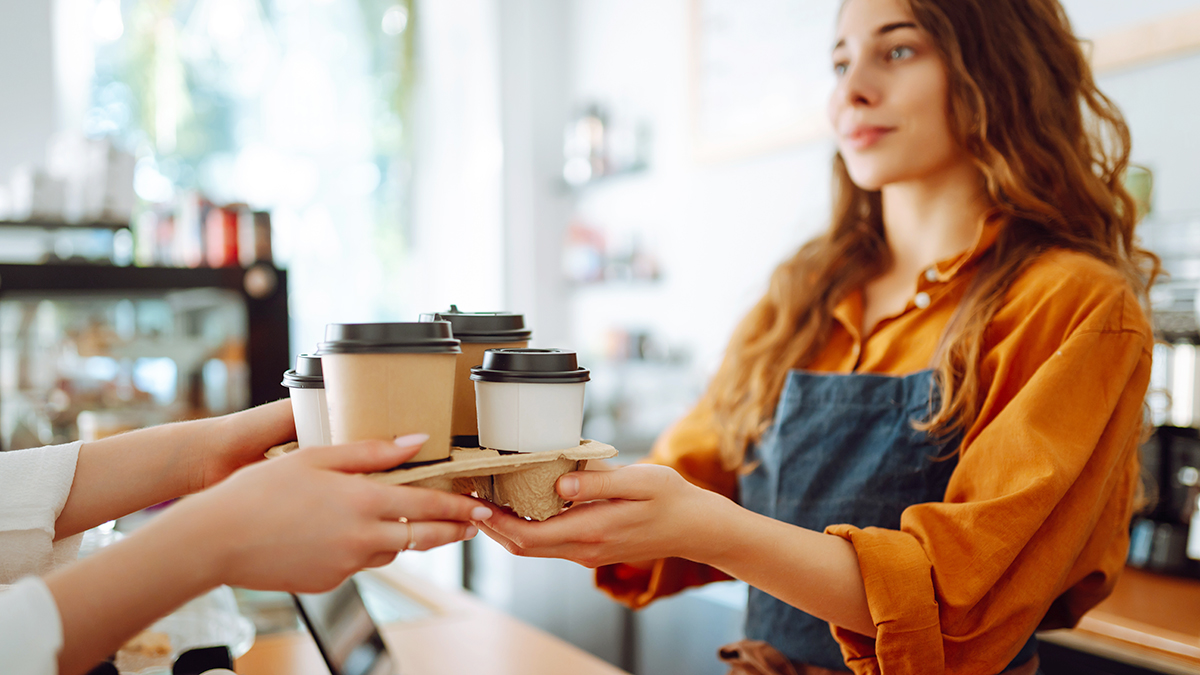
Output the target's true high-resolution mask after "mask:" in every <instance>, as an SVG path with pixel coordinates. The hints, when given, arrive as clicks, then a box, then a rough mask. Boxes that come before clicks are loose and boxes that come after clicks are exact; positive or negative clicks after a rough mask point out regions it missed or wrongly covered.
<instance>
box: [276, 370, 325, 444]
mask: <svg viewBox="0 0 1200 675" xmlns="http://www.w3.org/2000/svg"><path fill="white" fill-rule="evenodd" d="M283 386H285V387H287V388H288V397H289V398H290V399H291V400H292V419H294V420H296V441H297V442H298V443H299V444H300V447H302V448H307V447H309V446H312V445H330V444H331V443H333V437H332V436H331V435H330V433H329V407H328V406H327V405H326V403H325V377H324V376H323V375H322V373H321V357H320V356H316V355H313V354H301V355H300V356H297V357H296V367H295V368H294V369H292V370H289V371H287V372H286V373H284V374H283Z"/></svg>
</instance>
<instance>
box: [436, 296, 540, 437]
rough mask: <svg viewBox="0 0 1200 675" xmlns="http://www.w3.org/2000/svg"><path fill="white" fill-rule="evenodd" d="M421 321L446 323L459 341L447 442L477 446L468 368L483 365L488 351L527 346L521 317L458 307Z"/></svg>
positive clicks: (528, 334) (473, 403)
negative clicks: (449, 440) (461, 309)
mask: <svg viewBox="0 0 1200 675" xmlns="http://www.w3.org/2000/svg"><path fill="white" fill-rule="evenodd" d="M421 320H422V321H449V322H450V325H451V327H452V328H453V331H454V337H455V338H457V339H458V340H460V341H461V342H462V354H460V355H459V357H458V363H457V364H456V365H455V367H454V413H453V416H452V418H451V422H450V435H451V436H452V437H453V438H452V439H451V442H452V443H453V444H454V445H456V446H458V447H464V448H473V447H476V446H478V445H479V444H480V443H479V426H478V424H477V421H476V416H475V387H474V385H473V384H472V383H471V368H473V367H475V366H478V365H480V364H481V363H483V355H484V352H486V351H487V350H489V349H503V348H521V347H527V346H529V337H530V334H531V333H530V331H529V329H527V328H526V327H525V317H524V316H523V315H521V314H509V313H507V312H460V311H458V307H456V306H455V305H450V309H449V310H448V311H445V312H438V313H436V314H422V315H421Z"/></svg>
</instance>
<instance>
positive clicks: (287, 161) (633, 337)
mask: <svg viewBox="0 0 1200 675" xmlns="http://www.w3.org/2000/svg"><path fill="white" fill-rule="evenodd" d="M1063 4H1064V6H1065V7H1066V9H1067V11H1068V13H1069V15H1070V17H1071V19H1072V21H1073V23H1074V26H1075V28H1076V31H1077V33H1078V34H1079V35H1081V36H1083V37H1085V38H1088V39H1089V40H1091V41H1092V42H1091V47H1090V49H1091V51H1092V57H1093V63H1094V64H1095V67H1096V69H1097V73H1098V76H1099V81H1100V84H1101V87H1102V89H1103V90H1104V91H1105V92H1106V93H1108V94H1109V95H1110V96H1111V97H1112V98H1113V99H1114V100H1115V101H1116V103H1117V104H1118V105H1119V106H1120V107H1121V109H1122V110H1123V111H1124V113H1125V115H1126V117H1127V119H1128V121H1129V123H1130V125H1131V127H1132V131H1133V141H1134V160H1135V161H1136V162H1137V163H1139V164H1140V165H1141V166H1142V167H1144V170H1139V171H1137V172H1134V173H1132V174H1131V176H1130V186H1131V188H1132V189H1134V191H1135V192H1136V194H1137V195H1138V197H1139V200H1140V201H1141V203H1142V207H1143V209H1144V210H1145V212H1146V219H1145V221H1144V224H1143V225H1142V237H1143V240H1144V242H1145V243H1146V244H1148V245H1149V246H1150V247H1151V248H1153V249H1155V250H1156V251H1158V252H1159V253H1160V254H1162V255H1163V256H1164V258H1165V260H1166V263H1167V265H1168V268H1169V269H1170V271H1171V272H1172V274H1173V276H1172V278H1171V279H1170V281H1169V282H1168V283H1164V284H1163V285H1161V286H1160V287H1159V288H1158V289H1156V292H1155V302H1156V305H1157V307H1158V309H1159V310H1160V319H1159V320H1160V322H1162V325H1160V333H1161V334H1162V336H1163V342H1162V344H1161V345H1159V347H1158V348H1157V351H1156V361H1155V381H1154V384H1153V388H1152V391H1151V395H1150V400H1149V402H1150V409H1151V411H1152V414H1153V415H1154V416H1155V423H1156V424H1158V425H1163V426H1172V427H1177V428H1181V429H1188V428H1193V427H1195V426H1196V421H1197V420H1200V416H1198V415H1197V406H1200V397H1195V396H1193V395H1192V393H1193V391H1192V390H1193V388H1194V384H1195V381H1196V367H1197V361H1196V359H1195V344H1196V343H1197V342H1200V334H1198V333H1197V330H1196V319H1195V316H1196V311H1195V305H1196V293H1197V289H1198V285H1197V279H1200V189H1198V188H1200V161H1198V160H1197V158H1198V157H1200V134H1198V133H1196V130H1195V120H1196V119H1197V111H1198V110H1200V89H1198V88H1197V87H1196V86H1195V83H1196V82H1200V0H1143V1H1142V2H1139V3H1129V2H1125V1H1123V0H1064V1H1063ZM837 6H838V3H837V2H836V1H834V0H803V1H800V0H751V1H749V2H747V1H744V0H741V1H739V0H31V1H28V2H6V3H3V4H2V5H0V92H2V95H3V102H4V105H2V106H0V221H2V222H0V443H2V444H3V448H4V449H13V448H20V447H30V446H33V445H41V444H46V443H54V442H63V441H66V440H71V439H73V438H77V437H83V438H89V437H91V438H94V437H98V436H102V435H106V434H108V433H115V432H116V431H119V430H122V429H125V428H131V427H134V426H139V425H142V424H147V423H156V422H160V421H166V420H168V419H178V418H184V417H194V416H197V415H202V414H211V413H220V412H226V411H230V410H235V409H239V408H241V407H245V406H246V405H249V404H251V403H257V402H261V401H265V400H270V399H273V398H279V397H282V396H285V395H286V390H284V389H283V388H282V387H280V386H279V384H278V380H279V377H280V375H281V374H282V371H283V370H285V369H286V368H288V367H289V364H290V363H292V362H293V360H294V357H295V356H296V355H298V354H301V353H307V352H311V351H313V350H315V348H316V344H317V342H318V341H319V340H320V339H321V336H322V333H323V329H324V326H325V324H326V323H329V322H369V321H412V320H416V317H417V315H418V314H419V313H421V312H432V311H437V310H442V309H446V308H447V307H449V305H450V304H451V303H454V304H456V305H457V306H458V307H459V308H461V309H462V310H464V311H489V310H501V309H504V310H509V311H514V312H521V313H524V314H525V316H526V319H527V321H528V324H529V325H530V326H531V327H532V328H533V343H534V345H535V346H543V347H562V348H568V349H574V350H577V351H578V352H579V353H580V361H581V363H582V364H583V365H585V366H586V367H589V368H591V369H592V371H593V381H592V382H591V384H590V385H589V390H588V399H587V411H586V417H585V429H584V435H585V436H586V437H589V438H594V439H597V440H601V441H604V442H608V443H612V444H614V445H616V446H617V447H618V448H619V449H620V450H621V461H633V460H636V459H637V458H638V457H639V456H642V455H644V454H645V453H646V452H647V451H648V450H649V448H650V445H651V444H652V442H653V440H654V438H655V437H656V436H657V435H658V434H659V433H661V432H662V431H663V430H664V429H665V428H666V427H667V426H668V425H669V424H670V423H671V422H672V421H673V420H675V419H677V418H678V417H679V416H680V415H682V414H683V413H684V412H685V411H686V410H687V409H688V407H689V406H690V405H691V404H692V403H693V402H694V401H695V400H696V398H697V397H698V396H699V394H700V392H701V391H702V389H703V387H704V385H705V383H706V381H707V378H708V377H710V376H711V374H712V373H713V372H714V370H715V368H716V366H717V364H718V363H719V359H720V356H721V352H722V349H723V347H724V344H725V342H726V340H727V339H728V337H729V334H730V332H731V330H732V328H733V326H734V324H735V322H736V321H737V319H738V318H739V317H740V316H741V315H742V314H743V313H744V312H745V311H746V310H747V309H748V308H749V306H750V305H751V303H753V302H754V301H755V300H756V299H757V298H758V296H759V294H760V293H761V292H762V291H763V290H764V288H765V283H766V280H767V277H768V275H769V274H770V272H771V270H772V269H773V268H774V266H775V265H776V264H777V263H779V262H780V261H782V260H783V259H784V258H786V257H788V256H790V255H791V253H792V252H794V251H795V249H796V248H797V247H798V246H799V245H800V244H801V243H803V242H804V241H805V240H807V239H808V238H810V237H812V236H813V235H814V234H816V233H817V232H819V231H820V230H821V229H822V228H823V227H825V225H826V218H827V213H828V210H829V188H830V182H829V174H830V160H831V158H832V155H833V152H834V144H833V140H832V135H831V132H830V130H829V129H828V127H827V123H826V122H825V119H824V112H823V111H824V109H825V101H826V98H827V95H828V92H829V90H830V88H831V87H832V76H831V73H830V69H829V67H828V51H829V48H830V41H831V40H830V38H831V33H832V27H833V23H834V17H835V13H836V10H837ZM1189 452H1191V451H1189ZM1197 454H1200V453H1197ZM1187 458H1191V459H1187ZM1163 461H1164V462H1165V461H1167V460H1163ZM1179 461H1190V462H1192V463H1193V464H1196V465H1200V459H1196V458H1194V457H1193V456H1192V455H1186V457H1185V459H1184V460H1179ZM1189 466H1190V465H1189ZM1183 487H1185V488H1187V487H1189V486H1183ZM1188 494H1191V493H1188ZM1184 501H1185V502H1186V501H1187V500H1186V499H1185V500H1184ZM1184 515H1186V516H1190V515H1191V511H1188V512H1187V513H1186V514H1180V513H1176V514H1175V515H1174V516H1173V517H1175V519H1176V520H1180V519H1182V518H1183V517H1184ZM1163 517H1164V518H1168V519H1169V517H1168V516H1163ZM1178 524H1179V523H1176V525H1178ZM1198 546H1200V544H1198ZM471 547H472V548H471V550H469V551H466V552H464V551H463V550H461V547H448V548H446V549H442V550H439V551H436V552H431V553H429V554H425V555H420V556H417V555H413V556H406V559H407V564H409V565H410V566H411V567H412V568H413V569H414V570H415V571H416V572H417V573H419V574H422V575H424V576H427V577H428V578H430V579H432V580H434V582H435V583H439V584H442V585H445V586H451V587H464V586H465V587H467V588H469V589H470V590H472V591H473V592H475V593H477V594H478V595H479V596H481V597H482V598H483V599H484V600H485V601H487V602H489V603H491V604H493V605H495V606H497V607H500V608H502V609H504V610H505V611H507V612H509V613H510V614H513V615H515V616H517V617H518V618H521V619H523V620H525V621H528V622H530V623H532V624H534V625H536V626H539V627H541V628H543V629H545V630H547V631H549V632H551V633H553V634H554V635H557V636H558V637H561V638H563V639H566V640H568V641H570V642H572V643H574V644H576V645H578V646H580V647H582V648H583V649H585V650H587V651H590V652H592V653H593V654H596V655H597V656H599V657H601V658H603V659H605V660H607V661H609V662H611V663H614V664H616V665H618V666H621V667H623V668H625V669H626V670H630V671H632V672H639V673H643V672H644V673H650V672H653V673H663V672H723V670H722V669H721V668H720V667H719V666H718V665H717V664H716V663H715V659H714V658H713V656H712V655H713V651H714V650H715V649H716V647H717V646H719V645H720V644H723V643H724V642H727V641H730V640H732V639H736V638H737V637H739V636H740V628H741V626H740V622H741V612H742V607H743V605H744V603H745V588H744V587H743V586H740V585H738V584H733V583H730V584H719V585H716V586H713V587H710V588H706V589H702V590H699V591H694V592H691V593H688V594H684V595H683V596H680V597H678V598H674V599H670V600H666V601H663V602H660V603H658V604H656V605H655V606H653V607H651V608H650V609H648V610H646V611H644V612H640V613H638V614H637V615H636V616H635V615H633V614H631V613H629V612H627V611H625V610H624V609H621V608H619V607H618V606H616V605H614V604H612V603H611V602H610V601H608V600H607V598H605V597H604V596H603V595H602V594H600V593H598V592H597V591H594V590H593V589H592V588H591V572H590V571H588V570H585V569H582V568H579V567H577V566H574V565H572V564H570V563H563V562H558V561H533V560H518V559H513V558H512V557H510V556H508V555H507V554H506V553H505V552H504V551H503V550H501V549H499V548H498V547H495V546H494V545H491V544H490V542H483V541H481V542H474V543H473V544H471ZM1197 555H1198V556H1200V554H1197ZM1176 562H1178V565H1179V568H1180V569H1181V570H1185V571H1186V570H1192V569H1193V568H1192V567H1188V565H1192V563H1189V562H1187V561H1186V560H1184V561H1183V562H1179V561H1176ZM1172 564H1174V563H1172Z"/></svg>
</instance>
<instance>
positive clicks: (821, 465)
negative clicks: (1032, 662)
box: [740, 370, 1037, 670]
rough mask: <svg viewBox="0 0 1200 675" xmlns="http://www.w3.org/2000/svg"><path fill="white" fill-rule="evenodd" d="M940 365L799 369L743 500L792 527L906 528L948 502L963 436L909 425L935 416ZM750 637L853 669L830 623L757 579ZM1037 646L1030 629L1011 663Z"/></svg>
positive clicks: (743, 486) (744, 482) (752, 453)
mask: <svg viewBox="0 0 1200 675" xmlns="http://www.w3.org/2000/svg"><path fill="white" fill-rule="evenodd" d="M932 381H933V371H929V370H926V371H922V372H919V373H916V374H913V375H908V376H906V377H892V376H887V375H872V374H850V375H838V374H832V375H831V374H821V373H809V372H804V371H798V370H794V371H792V372H790V373H789V374H788V378H787V383H786V384H785V386H784V388H783V394H782V395H781V396H780V399H779V406H778V408H777V409H776V411H775V422H774V424H773V426H772V427H771V429H770V430H768V431H767V433H766V434H764V436H763V438H762V440H761V441H760V442H759V443H758V444H757V446H756V447H754V448H752V449H750V450H749V451H748V452H747V457H746V459H747V460H748V462H757V466H756V467H755V468H754V470H753V471H752V472H750V473H748V474H746V475H744V476H742V478H741V479H740V491H741V500H742V505H743V506H744V507H746V508H748V509H750V510H752V511H755V512H756V513H761V514H763V515H766V516H770V517H772V518H775V519H776V520H782V521H784V522H787V523H792V524H793V525H799V526H800V527H803V528H806V529H810V530H815V531H817V532H822V531H824V529H825V527H826V526H828V525H836V524H839V523H846V524H850V525H855V526H857V527H882V528H888V529H893V530H898V529H900V514H901V512H902V511H904V509H905V508H907V507H909V506H911V505H913V504H920V503H922V502H936V501H942V499H944V498H945V494H946V486H947V484H948V483H949V482H950V474H951V473H952V472H953V471H954V467H955V465H956V464H957V459H958V458H957V455H954V456H953V457H950V458H947V459H943V460H941V461H934V458H936V457H938V456H940V455H944V454H946V450H949V449H952V448H953V447H954V446H955V445H956V444H957V442H958V441H957V440H952V441H948V442H943V443H942V444H940V445H939V444H937V443H935V442H933V441H932V440H931V439H930V438H929V437H928V435H927V434H925V433H924V432H920V431H916V430H915V429H913V428H912V422H913V420H916V419H924V418H925V417H927V416H928V415H929V404H930V394H931V392H932V389H931V387H930V385H931V383H932ZM746 637H747V638H748V639H751V640H765V641H766V642H768V643H770V644H771V645H772V646H774V647H775V648H776V649H778V650H779V651H780V652H782V653H783V654H784V655H785V656H787V657H788V659H790V660H792V661H793V662H796V663H804V664H808V665H814V666H821V667H824V668H830V669H834V670H846V665H845V663H844V662H843V660H842V653H841V650H840V649H839V648H838V644H837V642H836V641H835V640H834V639H833V635H832V634H831V633H830V630H829V624H828V623H827V622H825V621H822V620H820V619H818V618H816V617H813V616H811V615H809V614H806V613H804V612H802V611H800V610H798V609H796V608H795V607H792V606H791V605H789V604H787V603H785V602H783V601H781V600H777V599H776V598H774V597H772V596H770V595H768V594H766V593H763V592H762V591H759V590H758V589H755V588H753V587H751V589H750V600H749V604H748V606H747V608H746ZM1036 652H1037V640H1036V638H1034V637H1033V636H1030V638H1029V640H1028V642H1026V644H1025V646H1024V647H1023V648H1022V649H1021V652H1020V654H1018V655H1017V658H1015V659H1014V660H1013V662H1012V663H1011V664H1010V665H1009V666H1008V668H1014V667H1017V666H1020V665H1023V664H1025V663H1026V662H1027V661H1028V660H1029V659H1031V658H1033V656H1034V654H1036Z"/></svg>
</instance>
